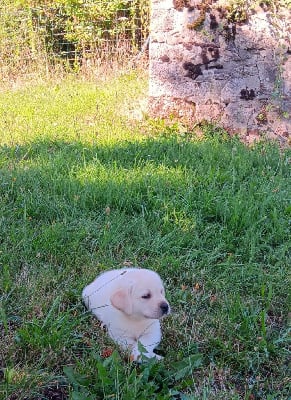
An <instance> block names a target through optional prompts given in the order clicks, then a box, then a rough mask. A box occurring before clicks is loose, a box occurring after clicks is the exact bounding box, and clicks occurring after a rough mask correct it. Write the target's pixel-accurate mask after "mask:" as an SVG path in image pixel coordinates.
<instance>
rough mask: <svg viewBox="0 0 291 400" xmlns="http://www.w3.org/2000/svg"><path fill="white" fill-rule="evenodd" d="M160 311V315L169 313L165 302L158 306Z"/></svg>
mask: <svg viewBox="0 0 291 400" xmlns="http://www.w3.org/2000/svg"><path fill="white" fill-rule="evenodd" d="M160 310H161V312H162V315H166V314H168V313H169V311H170V307H169V304H168V303H166V302H165V301H163V302H162V303H161V304H160Z"/></svg>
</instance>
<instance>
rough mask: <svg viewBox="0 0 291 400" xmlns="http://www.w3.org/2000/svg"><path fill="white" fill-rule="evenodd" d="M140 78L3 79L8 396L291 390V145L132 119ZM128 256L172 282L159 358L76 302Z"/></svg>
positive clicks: (1, 229)
mask: <svg viewBox="0 0 291 400" xmlns="http://www.w3.org/2000/svg"><path fill="white" fill-rule="evenodd" d="M145 87H146V83H145V80H144V79H143V78H142V77H139V76H138V75H136V76H134V75H130V76H123V77H121V78H118V79H114V80H113V79H112V80H110V81H107V82H103V83H99V84H98V83H92V82H82V81H77V80H76V79H67V80H65V81H60V82H59V83H58V84H56V83H53V82H51V83H43V84H42V85H36V86H33V85H29V86H27V87H25V86H24V87H19V88H18V89H14V90H6V91H3V92H2V93H1V94H0V114H1V116H0V137H1V139H0V140H1V147H0V209H1V214H0V268H1V281H0V282H1V283H0V290H1V308H0V310H1V311H0V321H2V322H1V323H0V368H1V371H2V372H0V396H1V395H2V398H3V399H10V400H15V399H29V400H32V399H34V400H35V399H41V398H42V399H43V398H47V399H54V398H55V397H53V396H54V395H55V394H58V395H59V396H60V397H58V398H63V399H65V398H70V399H73V400H76V399H82V400H86V399H90V400H91V399H92V400H93V399H94V400H95V399H103V398H104V399H141V400H143V399H250V400H252V399H267V400H275V399H276V400H277V399H287V398H288V393H289V392H288V370H287V368H288V365H287V358H288V332H289V331H288V306H289V305H290V297H289V298H288V296H289V294H290V289H289V288H290V282H289V275H288V274H289V271H288V267H289V265H290V239H289V235H290V230H289V229H290V226H289V225H288V223H289V222H290V214H291V208H290V175H289V171H290V169H289V168H290V152H289V151H288V150H285V151H282V150H280V149H279V148H278V147H277V145H276V144H270V143H261V144H259V145H256V146H254V147H252V148H247V147H245V146H244V145H243V144H241V143H240V142H239V141H238V140H237V139H235V138H233V139H229V138H227V137H226V136H225V134H223V132H221V131H219V130H217V129H214V128H211V127H207V126H206V127H204V128H203V129H204V138H203V140H201V139H200V140H198V139H196V138H195V135H193V134H192V133H187V132H183V131H182V130H181V128H180V127H179V126H175V125H174V126H172V127H171V128H169V127H166V126H165V125H164V124H163V123H162V122H160V121H152V120H150V119H147V118H144V119H143V120H141V121H139V122H137V121H133V120H132V119H131V118H130V115H131V111H132V110H134V108H135V107H136V105H137V104H138V101H137V100H138V99H139V98H140V97H141V96H142V93H143V92H144V90H145ZM126 263H133V264H134V265H139V266H141V267H145V268H151V269H154V270H156V271H157V272H158V273H160V275H161V276H162V278H163V280H164V282H165V285H166V288H167V297H168V299H169V301H170V303H171V306H172V308H173V313H172V315H171V316H170V317H168V318H167V319H165V320H164V321H163V324H162V325H163V340H162V342H161V345H160V351H161V352H162V353H163V354H164V355H165V359H164V361H162V362H160V363H156V362H150V363H148V364H144V365H142V366H138V367H137V366H134V365H131V364H130V363H128V362H126V361H125V360H124V359H123V357H122V356H120V354H119V353H118V349H116V347H115V345H114V344H113V343H112V342H111V341H110V339H109V338H108V337H107V335H106V334H105V333H104V332H103V331H102V330H101V328H100V326H99V325H98V323H97V321H96V320H95V319H94V318H93V317H91V315H90V314H88V313H87V312H86V311H85V309H84V307H83V305H82V302H81V298H80V294H81V290H82V288H83V287H84V286H85V285H86V284H88V283H89V282H90V281H91V280H93V278H94V277H95V276H96V275H97V274H98V273H99V272H100V271H103V270H106V269H110V268H116V267H122V266H123V265H125V264H126ZM289 322H290V321H289ZM114 349H115V351H114V352H113V353H112V355H109V353H111V351H112V350H114ZM61 396H62V397H61Z"/></svg>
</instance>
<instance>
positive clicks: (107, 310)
mask: <svg viewBox="0 0 291 400" xmlns="http://www.w3.org/2000/svg"><path fill="white" fill-rule="evenodd" d="M82 298H83V300H84V303H85V305H86V307H87V308H88V309H89V310H90V311H92V313H93V314H95V315H96V317H97V318H98V319H99V320H100V321H101V322H102V323H103V324H104V325H106V327H107V330H108V333H109V335H110V336H111V338H112V339H113V340H114V341H115V342H117V343H118V344H119V345H120V346H121V347H122V348H123V349H124V350H129V351H130V353H131V357H132V359H133V360H135V361H136V360H139V359H140V356H141V353H140V351H139V348H138V342H140V343H141V344H142V346H143V347H144V348H145V349H146V352H145V353H144V355H145V356H146V357H148V358H152V357H156V358H157V359H160V358H161V357H160V356H158V355H157V354H155V353H154V352H153V350H154V348H155V347H157V346H158V344H159V343H160V341H161V328H160V321H159V319H160V318H162V317H163V316H164V315H167V314H169V313H170V306H169V303H168V302H167V300H166V299H165V290H164V286H163V283H162V281H161V278H160V277H159V275H158V274H157V273H156V272H154V271H151V270H148V269H138V268H127V269H119V270H112V271H107V272H104V273H103V274H101V275H99V276H98V277H97V278H96V279H95V280H94V281H93V282H92V283H90V284H89V285H88V286H86V287H85V289H84V290H83V293H82Z"/></svg>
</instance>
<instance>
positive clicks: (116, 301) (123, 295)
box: [110, 289, 132, 315]
mask: <svg viewBox="0 0 291 400" xmlns="http://www.w3.org/2000/svg"><path fill="white" fill-rule="evenodd" d="M110 301H111V304H112V305H113V307H115V308H117V310H120V311H122V312H124V313H125V314H127V315H131V314H132V301H131V298H130V294H129V291H128V290H126V289H119V290H117V291H116V292H115V293H113V294H112V296H111V297H110Z"/></svg>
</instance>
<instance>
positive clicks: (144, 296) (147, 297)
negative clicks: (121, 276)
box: [141, 293, 151, 299]
mask: <svg viewBox="0 0 291 400" xmlns="http://www.w3.org/2000/svg"><path fill="white" fill-rule="evenodd" d="M141 298H142V299H150V298H151V294H150V293H147V294H144V295H143V296H141Z"/></svg>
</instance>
